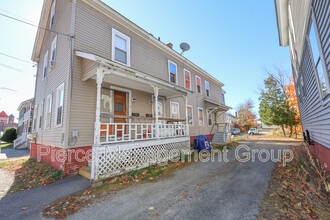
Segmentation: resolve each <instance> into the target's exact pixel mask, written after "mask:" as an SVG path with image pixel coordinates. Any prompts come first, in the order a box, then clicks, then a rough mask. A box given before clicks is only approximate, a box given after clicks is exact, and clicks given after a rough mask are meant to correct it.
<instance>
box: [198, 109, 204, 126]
mask: <svg viewBox="0 0 330 220" xmlns="http://www.w3.org/2000/svg"><path fill="white" fill-rule="evenodd" d="M199 109H202V115H203V125H202V126H201V125H200V123H199V122H200V121H199ZM197 112H198V114H197V116H198V126H200V127H204V109H203V108H201V107H198V108H197Z"/></svg>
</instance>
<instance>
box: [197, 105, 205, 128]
mask: <svg viewBox="0 0 330 220" xmlns="http://www.w3.org/2000/svg"><path fill="white" fill-rule="evenodd" d="M198 125H199V126H201V127H202V126H204V112H203V108H198Z"/></svg>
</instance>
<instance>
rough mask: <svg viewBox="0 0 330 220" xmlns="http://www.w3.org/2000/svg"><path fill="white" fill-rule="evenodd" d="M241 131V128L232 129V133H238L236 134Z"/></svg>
mask: <svg viewBox="0 0 330 220" xmlns="http://www.w3.org/2000/svg"><path fill="white" fill-rule="evenodd" d="M240 133H241V130H239V128H233V129H231V134H234V135H236V134H240Z"/></svg>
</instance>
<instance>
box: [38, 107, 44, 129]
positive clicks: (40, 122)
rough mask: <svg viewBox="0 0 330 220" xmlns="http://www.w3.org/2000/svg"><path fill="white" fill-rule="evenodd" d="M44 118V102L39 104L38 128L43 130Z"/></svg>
mask: <svg viewBox="0 0 330 220" xmlns="http://www.w3.org/2000/svg"><path fill="white" fill-rule="evenodd" d="M43 118H44V102H43V101H42V102H40V104H39V125H38V128H39V129H42V123H43Z"/></svg>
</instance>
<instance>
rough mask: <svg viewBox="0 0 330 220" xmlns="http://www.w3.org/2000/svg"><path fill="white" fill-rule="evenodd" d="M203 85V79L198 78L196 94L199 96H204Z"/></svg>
mask: <svg viewBox="0 0 330 220" xmlns="http://www.w3.org/2000/svg"><path fill="white" fill-rule="evenodd" d="M201 85H202V83H201V78H200V77H199V76H196V92H197V93H199V94H202V86H201Z"/></svg>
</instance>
